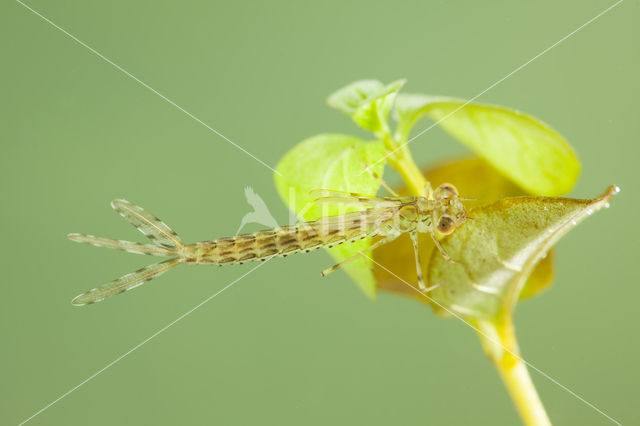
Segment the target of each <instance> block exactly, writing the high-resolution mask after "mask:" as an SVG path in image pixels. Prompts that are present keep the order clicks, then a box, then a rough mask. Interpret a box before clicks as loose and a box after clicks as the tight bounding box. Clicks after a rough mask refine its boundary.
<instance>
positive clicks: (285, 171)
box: [275, 134, 385, 298]
mask: <svg viewBox="0 0 640 426" xmlns="http://www.w3.org/2000/svg"><path fill="white" fill-rule="evenodd" d="M384 155H385V148H384V146H383V144H382V142H380V141H376V142H365V141H363V140H361V139H358V138H355V137H352V136H347V135H339V134H322V135H317V136H313V137H311V138H309V139H306V140H304V141H302V142H300V143H299V144H298V145H296V146H295V147H294V148H293V149H292V150H290V151H289V152H288V153H287V154H286V155H285V156H284V158H282V160H280V163H279V164H278V166H277V167H276V170H277V171H278V172H280V173H281V175H277V174H276V175H275V183H276V187H277V188H278V192H279V194H280V197H282V199H283V200H284V202H285V203H286V204H287V205H288V206H289V208H290V209H292V210H293V211H295V212H296V213H297V214H298V215H299V217H301V219H303V220H307V221H309V220H315V219H318V218H319V217H321V216H333V215H336V214H340V213H345V212H347V211H352V210H353V208H351V209H346V208H344V207H343V208H341V207H340V206H337V205H336V206H332V205H329V206H327V205H326V204H323V205H322V206H320V205H317V204H313V203H312V201H313V196H312V195H311V194H310V191H312V190H317V189H331V190H337V191H347V192H355V193H358V194H362V195H375V193H376V192H377V191H378V188H379V186H380V183H379V182H378V181H377V180H376V179H375V178H373V177H372V176H371V175H370V174H369V173H362V171H363V170H364V167H365V166H364V164H367V165H374V166H372V170H373V171H374V172H375V173H377V174H378V175H380V176H382V173H383V171H384V164H385V163H384V161H381V160H383V158H384ZM370 244H371V241H370V239H369V238H367V239H364V240H361V241H358V242H356V243H352V244H343V245H339V246H336V247H333V248H331V249H328V251H329V253H330V254H331V255H332V256H333V257H334V259H336V261H341V260H344V259H346V258H347V257H351V256H352V255H354V254H356V253H358V252H359V251H361V250H364V249H365V248H367V247H369V245H370ZM370 263H371V262H370V261H369V260H368V259H366V258H364V257H362V258H361V259H357V260H355V261H353V262H350V263H348V264H346V265H345V267H344V269H345V270H346V272H347V273H348V274H349V276H350V277H351V278H352V279H353V280H354V281H355V282H356V283H357V284H358V286H359V287H360V288H361V289H362V290H363V291H364V292H365V294H367V295H368V296H369V297H372V298H373V297H375V289H376V287H375V281H374V279H373V273H372V272H371V265H370Z"/></svg>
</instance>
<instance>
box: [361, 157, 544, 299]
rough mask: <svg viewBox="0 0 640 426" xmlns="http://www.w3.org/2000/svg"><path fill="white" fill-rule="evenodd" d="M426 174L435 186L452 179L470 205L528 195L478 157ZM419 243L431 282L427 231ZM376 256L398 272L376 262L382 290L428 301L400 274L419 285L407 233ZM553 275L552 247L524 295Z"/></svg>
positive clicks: (534, 291) (537, 289) (430, 243)
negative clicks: (410, 286) (408, 284)
mask: <svg viewBox="0 0 640 426" xmlns="http://www.w3.org/2000/svg"><path fill="white" fill-rule="evenodd" d="M424 176H425V178H426V179H427V180H428V181H429V182H431V183H432V184H433V185H434V186H437V185H439V184H441V183H444V182H450V183H453V184H454V185H455V186H456V188H458V191H459V193H460V195H461V196H462V197H465V198H469V199H470V200H467V201H465V202H464V204H465V206H466V207H467V209H473V208H479V207H482V206H486V205H489V204H492V203H494V202H495V201H498V200H500V199H502V198H505V197H514V196H519V195H526V192H525V191H524V190H523V189H521V188H520V187H518V186H517V185H515V184H514V183H513V182H511V181H510V180H509V179H507V178H505V177H504V175H502V174H500V173H499V172H498V171H497V170H496V169H495V168H494V167H492V166H491V165H490V164H489V163H487V162H486V161H485V160H483V159H482V158H479V157H469V158H463V159H460V160H454V161H449V162H447V163H444V164H442V165H439V166H436V167H433V168H431V169H429V170H428V171H426V172H425V173H424ZM397 191H398V192H399V193H400V194H402V195H408V192H407V190H406V189H405V188H401V189H398V190H397ZM470 214H471V213H470ZM471 215H472V214H471ZM472 216H473V215H472ZM465 226H466V225H465ZM419 243H420V254H421V258H422V268H423V273H422V275H423V276H424V277H425V280H427V286H429V285H432V283H429V282H428V278H429V277H428V270H429V260H430V259H431V255H432V253H433V250H434V249H435V246H434V244H433V241H432V240H431V238H430V237H429V236H427V235H420V236H419ZM373 258H374V260H375V261H376V262H379V263H380V264H382V265H383V266H384V267H385V268H387V269H389V270H390V271H392V272H393V274H395V275H397V277H396V276H394V275H392V274H389V273H388V272H387V271H386V270H384V268H381V267H378V266H377V265H376V266H374V276H375V278H376V284H377V286H378V289H379V290H383V291H389V292H393V293H400V294H404V295H406V296H412V297H415V298H416V299H417V300H419V301H421V302H428V299H427V298H425V297H424V296H422V295H421V294H419V293H418V292H416V290H414V289H412V288H409V287H408V286H407V285H406V284H405V283H403V282H402V281H401V280H399V279H398V277H400V278H401V279H402V280H404V281H405V282H407V283H410V284H411V285H413V286H414V287H416V288H417V278H416V266H415V261H414V258H413V248H412V245H411V241H410V239H409V238H408V236H401V237H399V238H398V239H396V240H394V241H392V242H390V243H388V244H385V245H384V246H382V247H380V248H378V249H376V250H375V251H374V253H373ZM552 279H553V250H552V251H550V252H549V253H548V256H547V257H546V258H544V259H543V260H541V261H540V262H538V265H536V268H535V269H534V271H533V273H532V274H531V276H530V277H529V280H528V281H527V283H526V285H525V287H524V289H523V291H522V294H521V297H531V296H533V295H535V294H537V293H539V292H540V291H542V290H544V289H545V288H547V287H548V286H549V285H550V283H551V281H552Z"/></svg>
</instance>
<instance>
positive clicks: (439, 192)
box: [69, 183, 467, 305]
mask: <svg viewBox="0 0 640 426" xmlns="http://www.w3.org/2000/svg"><path fill="white" fill-rule="evenodd" d="M385 186H386V185H385ZM312 192H313V194H314V195H315V197H316V199H315V202H316V203H331V204H344V205H351V206H356V207H357V208H360V210H358V211H354V212H350V213H345V214H340V215H336V216H327V217H322V218H320V219H318V220H316V221H312V222H300V223H297V224H295V225H290V226H282V227H277V228H274V229H271V230H265V231H258V232H255V233H252V234H244V235H237V236H234V237H228V238H219V239H216V240H212V241H201V242H197V243H194V244H184V242H183V241H182V239H181V238H180V237H179V236H178V234H177V233H176V232H174V231H173V230H172V229H171V228H170V227H169V226H167V225H166V224H165V223H164V222H162V221H161V220H160V219H158V218H157V217H155V216H153V215H152V214H150V213H148V212H147V211H146V210H144V209H143V208H142V207H139V206H137V205H135V204H133V203H130V202H129V201H126V200H114V201H113V202H112V203H111V205H112V207H113V208H114V209H115V210H116V211H117V212H118V213H120V215H121V216H123V217H124V218H125V219H127V220H128V221H129V222H130V223H131V224H132V225H133V226H135V227H136V228H137V229H138V230H139V231H140V232H142V233H143V234H144V235H145V236H146V237H147V238H149V239H150V240H151V242H152V243H151V244H141V243H136V242H130V241H122V240H111V239H107V238H101V237H95V236H92V235H85V234H69V238H70V239H71V240H73V241H77V242H82V243H89V244H93V245H95V246H99V247H108V248H114V249H119V250H124V251H128V252H131V253H137V254H148V255H154V256H170V257H171V258H170V259H168V260H164V261H161V262H158V263H155V264H152V265H149V266H146V267H144V268H142V269H140V270H138V271H135V272H133V273H130V274H127V275H124V276H122V277H120V278H118V279H116V280H114V281H111V282H109V283H106V284H103V285H101V286H99V287H96V288H94V289H92V290H89V291H88V292H86V293H83V294H81V295H79V296H78V297H76V298H75V299H73V301H72V303H73V304H74V305H86V304H90V303H95V302H99V301H101V300H104V299H106V298H107V297H110V296H113V295H115V294H119V293H122V292H124V291H127V290H130V289H132V288H135V287H137V286H139V285H141V284H143V283H144V282H146V281H149V280H151V279H153V278H155V277H157V276H158V275H160V274H162V273H163V272H165V271H167V270H169V269H170V268H172V267H173V266H176V265H178V264H180V263H188V264H216V265H225V264H231V263H244V262H247V261H253V260H262V261H265V260H267V259H269V258H272V257H274V256H283V257H285V256H287V255H289V254H293V253H298V252H310V251H311V250H314V249H317V248H320V247H327V248H330V247H333V246H335V245H338V244H347V243H351V242H354V241H357V240H360V239H363V238H371V237H381V238H379V239H378V240H377V241H375V242H374V243H372V244H371V245H370V246H369V247H368V248H367V249H365V250H363V251H361V252H359V253H357V254H355V255H353V256H352V257H350V258H348V259H345V260H343V261H342V262H340V263H338V264H337V265H334V266H332V267H330V268H328V269H326V270H324V271H323V272H322V275H323V276H324V275H327V274H328V273H330V272H332V271H335V270H336V269H338V268H340V267H341V266H342V265H344V264H345V263H347V262H350V261H352V260H353V259H356V258H358V257H359V256H362V255H364V254H365V253H367V252H369V251H372V250H374V249H375V248H376V247H379V246H381V245H382V244H386V243H388V242H390V241H392V240H393V239H395V238H397V237H398V236H399V235H401V234H404V233H408V234H409V235H410V237H411V241H412V243H413V247H414V253H415V261H416V271H417V276H418V285H419V287H420V289H421V290H423V291H424V290H427V287H426V285H425V283H424V279H423V278H422V267H421V264H420V254H419V247H418V233H427V234H429V235H431V237H432V238H433V241H434V243H435V245H436V246H437V247H438V249H439V250H440V253H442V255H443V256H444V257H445V258H446V259H447V260H451V259H450V258H449V256H448V255H447V254H446V253H445V251H444V250H443V249H442V246H441V245H440V243H439V241H438V236H440V235H448V234H451V233H452V232H453V231H454V230H455V229H456V228H457V227H458V226H460V225H462V224H463V223H464V222H465V220H466V219H467V215H466V210H465V208H464V205H463V204H462V201H461V199H460V197H459V196H458V192H457V190H456V188H455V187H454V186H453V185H451V184H446V183H445V184H442V185H440V186H439V187H438V188H436V189H435V190H432V189H431V187H430V186H427V188H425V192H424V195H423V196H419V197H400V196H398V195H397V194H395V192H393V191H392V190H391V192H392V194H393V195H394V196H392V197H367V196H362V195H358V194H352V193H346V192H339V191H332V190H326V189H321V190H316V191H312Z"/></svg>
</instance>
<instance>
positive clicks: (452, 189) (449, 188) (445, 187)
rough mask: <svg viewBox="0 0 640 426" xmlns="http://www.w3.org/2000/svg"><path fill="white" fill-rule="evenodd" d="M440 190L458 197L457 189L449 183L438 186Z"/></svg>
mask: <svg viewBox="0 0 640 426" xmlns="http://www.w3.org/2000/svg"><path fill="white" fill-rule="evenodd" d="M440 189H442V190H443V191H446V192H449V193H451V194H453V195H458V189H457V188H456V187H455V186H453V184H451V183H448V182H447V183H443V184H442V185H440Z"/></svg>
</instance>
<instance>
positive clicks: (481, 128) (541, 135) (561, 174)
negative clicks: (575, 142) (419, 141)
mask: <svg viewBox="0 0 640 426" xmlns="http://www.w3.org/2000/svg"><path fill="white" fill-rule="evenodd" d="M395 105H396V107H395V108H396V115H397V117H396V118H397V120H398V127H397V129H396V137H397V138H398V139H399V140H400V141H405V140H407V138H408V136H409V132H410V131H411V128H412V127H413V125H414V124H415V123H416V121H417V120H419V119H420V118H421V117H423V116H425V115H426V116H428V117H430V118H431V119H433V120H434V121H436V122H438V124H439V125H440V126H442V127H443V128H444V129H445V130H446V131H447V132H449V133H450V134H451V135H453V136H454V137H456V138H457V139H459V140H460V141H462V142H463V143H464V144H466V145H467V146H468V147H469V148H471V149H472V150H473V151H474V152H475V153H477V154H478V155H480V156H481V157H483V158H484V159H486V160H487V161H488V162H489V163H491V164H492V165H493V166H494V167H495V168H497V169H498V170H500V171H501V172H502V173H503V174H505V175H506V176H507V177H509V178H510V179H512V180H513V181H514V182H515V183H517V184H518V185H519V186H521V187H522V188H523V189H525V190H527V192H529V193H531V194H536V195H550V196H551V195H561V194H565V193H567V192H569V191H570V190H571V188H572V187H573V185H574V184H575V182H576V180H577V179H578V175H579V173H580V163H579V162H578V159H577V158H576V155H575V153H574V152H573V149H572V148H571V146H570V145H569V143H568V142H567V141H566V140H565V139H564V138H563V137H562V136H561V135H559V134H558V133H557V132H555V131H554V130H553V129H551V128H550V127H549V126H547V125H546V124H544V123H542V122H541V121H539V120H537V119H535V118H533V117H530V116H528V115H525V114H523V113H521V112H518V111H514V110H510V109H507V108H503V107H498V106H492V105H480V104H473V103H469V104H467V103H466V102H465V101H463V100H459V99H453V98H444V97H432V96H424V95H407V94H402V95H398V97H397V99H396V104H395ZM440 120H442V121H440Z"/></svg>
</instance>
